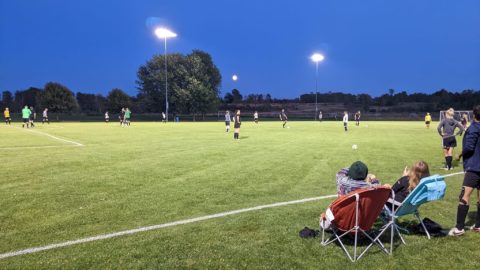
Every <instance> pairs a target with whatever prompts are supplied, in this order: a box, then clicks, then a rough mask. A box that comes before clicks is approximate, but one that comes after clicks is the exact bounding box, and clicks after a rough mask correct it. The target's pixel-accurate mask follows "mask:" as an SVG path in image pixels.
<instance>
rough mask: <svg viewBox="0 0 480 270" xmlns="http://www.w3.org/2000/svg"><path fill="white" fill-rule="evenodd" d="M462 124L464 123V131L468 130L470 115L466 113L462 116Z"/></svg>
mask: <svg viewBox="0 0 480 270" xmlns="http://www.w3.org/2000/svg"><path fill="white" fill-rule="evenodd" d="M461 123H462V126H463V128H464V129H467V125H468V115H467V114H466V113H464V114H463V115H462V120H461Z"/></svg>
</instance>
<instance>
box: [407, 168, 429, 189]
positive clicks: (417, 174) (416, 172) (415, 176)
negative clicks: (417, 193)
mask: <svg viewBox="0 0 480 270" xmlns="http://www.w3.org/2000/svg"><path fill="white" fill-rule="evenodd" d="M427 176H430V170H429V169H428V164H427V162H425V161H423V160H419V161H417V162H415V164H413V166H412V168H411V169H410V173H409V174H408V192H411V191H412V190H413V189H414V188H415V187H416V186H417V185H418V183H419V182H420V180H421V179H422V178H424V177H427Z"/></svg>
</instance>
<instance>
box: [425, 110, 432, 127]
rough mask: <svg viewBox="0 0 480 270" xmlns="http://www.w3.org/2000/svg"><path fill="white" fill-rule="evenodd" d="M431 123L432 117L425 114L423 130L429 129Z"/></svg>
mask: <svg viewBox="0 0 480 270" xmlns="http://www.w3.org/2000/svg"><path fill="white" fill-rule="evenodd" d="M431 122H432V116H431V115H430V113H428V112H427V115H425V128H430V123H431Z"/></svg>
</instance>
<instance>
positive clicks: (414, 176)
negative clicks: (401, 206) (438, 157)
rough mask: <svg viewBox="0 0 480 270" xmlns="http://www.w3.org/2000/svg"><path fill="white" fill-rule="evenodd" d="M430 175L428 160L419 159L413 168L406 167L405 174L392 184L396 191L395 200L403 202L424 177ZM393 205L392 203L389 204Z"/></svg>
mask: <svg viewBox="0 0 480 270" xmlns="http://www.w3.org/2000/svg"><path fill="white" fill-rule="evenodd" d="M427 176H430V170H429V169H428V164H427V162H425V161H423V160H419V161H417V162H415V163H414V164H413V166H412V167H411V168H408V167H405V169H404V170H403V176H402V177H401V178H400V179H398V181H397V182H395V184H393V186H392V190H393V192H395V201H397V202H400V203H401V202H403V200H405V198H406V197H407V196H408V194H410V192H411V191H412V190H413V189H414V188H415V187H416V186H417V185H418V183H419V182H420V180H421V179H422V178H424V177H427ZM387 205H389V206H390V209H391V208H392V207H391V204H387Z"/></svg>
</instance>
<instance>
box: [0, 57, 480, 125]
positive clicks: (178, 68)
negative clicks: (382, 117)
mask: <svg viewBox="0 0 480 270" xmlns="http://www.w3.org/2000/svg"><path fill="white" fill-rule="evenodd" d="M165 57H166V58H165ZM165 60H167V68H168V73H167V75H166V74H165ZM166 76H167V77H166ZM166 80H168V100H169V112H171V113H173V114H188V115H193V116H194V119H195V116H197V115H204V114H206V113H209V112H217V111H218V110H224V109H234V107H235V106H238V105H240V104H241V105H243V106H242V107H244V108H245V107H247V108H249V107H254V108H255V109H256V110H259V111H262V110H263V111H269V110H270V109H271V108H272V106H271V105H270V104H272V103H314V102H315V93H313V92H310V93H306V94H302V95H300V96H299V97H298V98H293V99H277V98H274V97H272V95H270V94H268V93H267V94H248V95H245V96H244V95H242V94H241V93H240V90H238V89H233V90H232V91H230V92H228V93H226V94H225V95H224V96H223V97H221V96H220V85H221V81H222V77H221V74H220V71H219V69H218V68H217V66H216V65H215V64H214V62H213V59H212V57H211V56H210V54H208V53H207V52H204V51H200V50H193V51H192V52H191V53H190V54H186V55H184V54H179V53H174V54H169V55H167V56H165V55H154V56H153V57H152V58H151V59H150V60H148V61H147V62H146V63H145V64H143V65H141V66H140V67H139V69H138V71H137V81H136V84H137V95H135V96H129V95H128V94H127V93H126V92H125V91H123V90H122V89H118V88H114V89H111V90H110V91H109V92H108V94H107V95H106V96H103V95H101V94H90V93H82V92H77V93H74V92H73V91H72V90H70V89H69V88H68V87H67V86H64V85H62V84H60V83H58V82H49V83H47V84H46V85H45V86H44V87H43V88H35V87H30V88H28V89H26V90H19V91H16V92H15V93H12V92H10V91H3V92H2V100H1V103H0V105H1V106H2V107H9V108H11V110H12V111H13V112H15V111H20V109H21V108H22V107H23V106H25V105H28V106H33V107H34V108H36V109H37V110H41V109H43V108H49V110H50V111H51V112H57V113H87V114H99V113H104V112H105V111H109V112H112V113H116V112H118V111H120V110H121V108H123V107H129V108H131V110H132V111H134V112H135V113H160V112H164V111H165V106H166V104H165V99H166V93H165V83H166ZM318 102H319V103H332V104H333V103H334V104H343V105H345V106H346V107H352V108H356V109H362V110H364V111H372V110H375V108H374V107H390V108H393V109H392V110H389V111H438V110H444V109H446V108H448V107H454V108H458V109H470V108H473V106H474V105H475V104H480V91H478V90H472V89H468V90H464V91H462V92H450V91H448V90H446V89H441V90H439V91H437V92H434V93H432V94H425V93H412V94H408V93H407V92H406V91H401V92H397V91H395V90H394V89H389V90H388V91H387V93H385V94H383V95H381V96H378V97H372V96H371V95H369V94H366V93H362V94H350V93H342V92H327V93H318ZM405 104H407V105H406V106H405ZM245 105H247V106H245ZM250 105H254V106H250ZM400 105H402V106H400Z"/></svg>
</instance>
